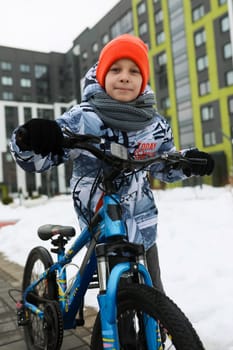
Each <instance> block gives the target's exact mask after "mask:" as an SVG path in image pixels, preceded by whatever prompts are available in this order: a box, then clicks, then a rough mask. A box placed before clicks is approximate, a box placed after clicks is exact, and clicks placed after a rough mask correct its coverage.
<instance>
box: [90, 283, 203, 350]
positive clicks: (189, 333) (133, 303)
mask: <svg viewBox="0 0 233 350" xmlns="http://www.w3.org/2000/svg"><path fill="white" fill-rule="evenodd" d="M132 311H136V312H143V313H146V314H148V315H149V316H150V317H153V318H154V319H155V320H156V321H157V322H159V324H161V325H163V327H164V329H166V332H167V334H169V339H168V337H167V339H168V340H167V342H170V344H169V349H176V350H204V347H203V344H202V342H201V340H200V338H199V336H198V335H197V333H196V331H195V330H194V328H193V326H192V324H191V323H190V321H189V320H188V319H187V317H186V316H185V315H184V313H183V312H182V311H181V310H180V309H179V308H178V306H177V305H176V304H175V303H174V302H173V301H172V300H171V299H169V298H168V297H167V296H166V295H164V294H163V293H161V292H160V291H159V290H157V289H155V288H151V287H148V286H145V285H137V286H136V287H135V285H134V286H133V285H129V286H126V287H124V288H122V289H119V292H118V300H117V313H118V316H117V318H118V323H119V319H120V317H121V315H123V314H125V313H130V312H132ZM118 333H119V328H118ZM119 337H120V338H121V339H125V338H126V337H127V334H126V331H125V330H124V336H122V337H121V335H120V334H119ZM172 345H173V347H172ZM166 346H167V345H166V343H164V345H163V349H166ZM91 349H92V350H102V349H103V343H102V334H101V321H100V314H99V313H98V314H97V317H96V320H95V323H94V327H93V333H92V339H91ZM126 349H127V350H128V349H140V350H141V349H142V350H149V349H148V347H147V346H146V345H145V344H144V345H138V346H135V345H134V346H132V347H130V345H124V344H122V343H121V344H120V350H126Z"/></svg>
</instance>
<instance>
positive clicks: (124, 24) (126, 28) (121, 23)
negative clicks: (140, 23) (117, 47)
mask: <svg viewBox="0 0 233 350" xmlns="http://www.w3.org/2000/svg"><path fill="white" fill-rule="evenodd" d="M132 29H133V15H132V11H128V12H127V13H126V14H125V15H124V16H123V17H122V18H121V19H120V20H118V21H116V22H115V23H114V24H113V26H112V27H111V36H112V38H115V37H116V36H118V35H120V34H123V33H129V32H131V31H132Z"/></svg>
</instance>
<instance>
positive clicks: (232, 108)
mask: <svg viewBox="0 0 233 350" xmlns="http://www.w3.org/2000/svg"><path fill="white" fill-rule="evenodd" d="M228 109H229V113H231V114H233V96H232V97H230V98H229V100H228Z"/></svg>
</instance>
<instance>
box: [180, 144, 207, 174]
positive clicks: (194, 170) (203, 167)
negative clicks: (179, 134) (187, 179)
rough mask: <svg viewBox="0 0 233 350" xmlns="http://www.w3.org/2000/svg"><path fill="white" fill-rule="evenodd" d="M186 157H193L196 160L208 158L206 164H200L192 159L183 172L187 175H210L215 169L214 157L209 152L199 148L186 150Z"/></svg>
mask: <svg viewBox="0 0 233 350" xmlns="http://www.w3.org/2000/svg"><path fill="white" fill-rule="evenodd" d="M185 158H193V159H194V160H195V159H197V158H198V159H206V163H205V164H198V163H195V161H193V162H192V160H190V163H189V164H187V167H185V168H183V173H184V174H185V175H186V176H191V175H200V176H203V175H210V174H211V173H212V172H213V170H214V159H213V158H212V156H211V155H210V154H208V153H205V152H200V151H198V150H197V149H192V150H190V151H187V152H186V154H185Z"/></svg>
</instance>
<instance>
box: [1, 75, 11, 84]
mask: <svg viewBox="0 0 233 350" xmlns="http://www.w3.org/2000/svg"><path fill="white" fill-rule="evenodd" d="M1 82H2V85H5V86H11V85H13V79H12V78H11V77H2V78H1Z"/></svg>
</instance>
